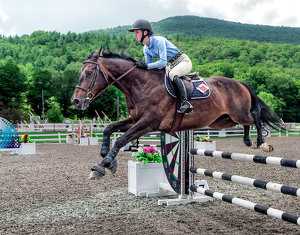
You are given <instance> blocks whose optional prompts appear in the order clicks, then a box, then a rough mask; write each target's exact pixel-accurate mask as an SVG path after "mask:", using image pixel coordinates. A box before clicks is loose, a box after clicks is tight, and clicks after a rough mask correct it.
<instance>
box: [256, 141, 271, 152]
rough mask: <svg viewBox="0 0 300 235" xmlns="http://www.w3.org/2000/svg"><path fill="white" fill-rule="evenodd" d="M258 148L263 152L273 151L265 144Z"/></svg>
mask: <svg viewBox="0 0 300 235" xmlns="http://www.w3.org/2000/svg"><path fill="white" fill-rule="evenodd" d="M259 148H260V149H261V150H263V151H265V152H272V151H273V150H274V148H273V146H272V145H269V144H267V143H263V144H262V145H261V146H259Z"/></svg>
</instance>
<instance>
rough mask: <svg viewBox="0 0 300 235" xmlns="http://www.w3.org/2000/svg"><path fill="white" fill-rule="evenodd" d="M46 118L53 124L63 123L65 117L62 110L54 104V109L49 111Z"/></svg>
mask: <svg viewBox="0 0 300 235" xmlns="http://www.w3.org/2000/svg"><path fill="white" fill-rule="evenodd" d="M46 117H47V118H48V120H49V122H51V123H60V122H63V120H64V116H63V115H62V113H61V109H60V107H59V105H58V104H57V103H54V104H52V107H51V108H50V109H49V110H48V111H47V113H46Z"/></svg>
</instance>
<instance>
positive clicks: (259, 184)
mask: <svg viewBox="0 0 300 235" xmlns="http://www.w3.org/2000/svg"><path fill="white" fill-rule="evenodd" d="M190 171H191V173H194V174H199V175H204V176H209V177H212V178H217V179H222V180H226V181H231V182H234V183H239V184H245V185H250V186H254V187H256V188H261V189H266V190H271V191H275V192H279V193H283V194H288V195H292V196H296V197H299V196H300V189H299V188H298V187H292V186H286V185H282V184H276V183H272V182H267V181H263V180H257V179H252V178H248V177H243V176H239V175H231V174H227V173H222V172H218V171H212V170H207V169H202V168H196V167H191V168H190Z"/></svg>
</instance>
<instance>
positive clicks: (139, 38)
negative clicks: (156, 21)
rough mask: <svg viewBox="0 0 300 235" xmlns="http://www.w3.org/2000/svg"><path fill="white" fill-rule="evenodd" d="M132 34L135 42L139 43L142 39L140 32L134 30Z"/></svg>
mask: <svg viewBox="0 0 300 235" xmlns="http://www.w3.org/2000/svg"><path fill="white" fill-rule="evenodd" d="M134 34H135V38H136V40H137V41H138V42H140V41H141V39H142V36H143V34H142V30H140V29H135V30H134Z"/></svg>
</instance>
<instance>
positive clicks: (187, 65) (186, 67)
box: [169, 54, 194, 114]
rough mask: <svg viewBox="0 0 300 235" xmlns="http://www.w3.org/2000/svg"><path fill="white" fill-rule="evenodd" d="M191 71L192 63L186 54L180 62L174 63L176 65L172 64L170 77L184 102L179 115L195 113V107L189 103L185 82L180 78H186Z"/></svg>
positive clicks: (179, 59) (180, 58)
mask: <svg viewBox="0 0 300 235" xmlns="http://www.w3.org/2000/svg"><path fill="white" fill-rule="evenodd" d="M191 69H192V62H191V60H190V59H189V57H188V56H187V55H185V54H183V55H182V56H181V57H179V58H178V60H177V61H175V62H174V65H173V64H171V71H170V73H169V76H170V78H171V80H172V81H173V84H174V86H175V88H176V90H177V93H178V94H179V96H180V98H181V100H182V102H183V103H182V105H181V107H180V108H179V110H177V112H178V113H189V114H193V113H194V111H193V106H192V105H191V104H190V103H189V102H188V99H187V93H186V89H185V86H184V84H183V81H182V80H181V78H180V77H181V76H184V75H185V74H187V73H189V72H190V71H191Z"/></svg>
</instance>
